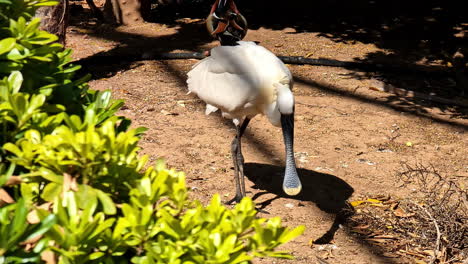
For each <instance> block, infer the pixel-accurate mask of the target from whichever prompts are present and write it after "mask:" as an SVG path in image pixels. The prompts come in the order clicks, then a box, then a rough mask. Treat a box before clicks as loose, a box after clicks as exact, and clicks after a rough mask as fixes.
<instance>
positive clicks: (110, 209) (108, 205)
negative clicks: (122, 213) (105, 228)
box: [96, 190, 117, 215]
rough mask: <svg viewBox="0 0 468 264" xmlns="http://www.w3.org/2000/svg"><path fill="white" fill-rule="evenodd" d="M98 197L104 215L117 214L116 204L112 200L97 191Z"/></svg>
mask: <svg viewBox="0 0 468 264" xmlns="http://www.w3.org/2000/svg"><path fill="white" fill-rule="evenodd" d="M96 192H97V197H98V199H99V201H100V202H101V204H102V207H103V210H104V213H105V214H107V215H114V214H115V213H116V212H117V209H116V207H115V204H114V202H113V201H112V199H111V198H110V197H109V196H108V195H107V194H105V193H104V192H103V191H101V190H96Z"/></svg>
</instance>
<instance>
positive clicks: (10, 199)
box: [0, 189, 15, 204]
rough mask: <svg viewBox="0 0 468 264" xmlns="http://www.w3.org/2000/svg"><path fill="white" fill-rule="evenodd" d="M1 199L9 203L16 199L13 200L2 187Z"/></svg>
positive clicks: (0, 191)
mask: <svg viewBox="0 0 468 264" xmlns="http://www.w3.org/2000/svg"><path fill="white" fill-rule="evenodd" d="M1 201H3V202H5V203H8V204H11V203H14V202H15V200H13V198H11V196H10V195H9V194H8V193H7V192H6V191H5V190H4V189H0V202H1Z"/></svg>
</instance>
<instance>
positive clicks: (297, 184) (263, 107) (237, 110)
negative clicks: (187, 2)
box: [187, 0, 302, 202]
mask: <svg viewBox="0 0 468 264" xmlns="http://www.w3.org/2000/svg"><path fill="white" fill-rule="evenodd" d="M221 1H222V0H221ZM226 2H229V0H228V1H226V0H224V3H226ZM231 2H232V1H231ZM228 4H229V3H228ZM230 4H231V6H232V4H233V2H232V3H230ZM215 5H217V6H219V2H218V1H217V2H216V3H215ZM222 33H224V32H222ZM222 33H221V34H222ZM228 34H229V33H228ZM232 36H233V35H232V34H229V38H230V39H232ZM222 43H223V42H222ZM210 53H211V55H210V56H209V57H207V58H205V59H203V60H201V61H200V62H199V63H197V64H196V65H194V66H193V68H192V70H191V71H190V72H189V73H188V79H187V84H188V89H189V91H190V92H191V93H195V94H196V95H197V96H198V97H199V98H200V99H202V100H203V101H205V102H206V114H210V113H212V112H215V111H217V110H218V109H219V110H221V112H222V115H223V117H225V118H230V119H232V120H233V122H234V124H235V127H236V131H237V134H236V136H235V138H234V140H233V142H232V148H231V152H232V158H233V162H234V179H235V182H236V196H235V197H234V198H233V199H232V200H231V201H230V202H233V201H236V202H239V201H240V200H241V199H242V198H243V197H244V196H245V182H244V167H243V163H244V158H243V155H242V150H241V137H242V134H243V133H244V131H245V129H246V128H247V125H248V124H249V121H250V120H251V119H252V118H253V117H254V116H256V115H258V114H262V115H266V116H267V118H268V120H269V121H270V122H271V124H273V125H274V126H281V127H282V130H283V136H284V144H285V148H286V168H285V175H284V181H283V190H284V192H285V193H286V194H288V195H297V194H298V193H299V192H300V191H301V189H302V185H301V181H300V179H299V177H298V175H297V171H296V164H295V160H294V151H293V134H294V96H293V94H292V91H291V89H292V86H293V78H292V75H291V72H290V71H289V69H288V68H287V67H286V66H285V65H284V64H283V62H282V61H281V60H280V59H278V57H276V56H275V55H274V54H273V53H271V52H270V51H268V50H267V49H266V48H264V47H262V46H259V45H257V44H255V43H254V42H247V41H236V42H231V43H229V46H219V47H215V48H213V49H212V50H211V52H210Z"/></svg>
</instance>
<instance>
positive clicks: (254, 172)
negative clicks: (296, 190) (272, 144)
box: [244, 163, 354, 244]
mask: <svg viewBox="0 0 468 264" xmlns="http://www.w3.org/2000/svg"><path fill="white" fill-rule="evenodd" d="M244 169H245V174H246V176H247V177H248V178H249V180H251V181H252V182H254V183H255V185H254V186H253V188H256V189H262V190H265V191H264V192H259V193H257V194H255V195H254V196H253V199H254V200H256V199H258V198H259V197H260V196H262V195H263V194H266V193H274V194H276V195H277V197H275V198H272V199H269V200H266V201H264V202H262V203H259V205H260V209H264V208H266V207H267V206H268V205H269V204H271V202H272V201H273V200H275V199H278V198H279V197H285V198H290V199H296V200H299V201H310V202H312V203H314V204H315V205H317V207H318V208H319V209H320V210H322V211H324V212H326V213H329V214H333V215H335V221H334V223H333V224H332V226H331V227H330V229H329V230H328V231H327V232H326V233H325V234H324V235H323V236H322V237H321V238H319V239H317V240H316V242H315V243H316V244H326V243H330V242H331V241H332V240H333V237H334V234H335V232H336V231H337V230H338V227H339V225H340V224H342V223H344V222H345V221H346V218H347V217H348V216H350V215H351V214H352V213H353V209H352V207H351V206H349V204H348V203H347V200H348V198H349V197H351V195H352V194H353V192H354V189H353V187H351V186H350V185H349V184H348V183H346V182H345V181H343V180H342V179H340V178H338V177H336V176H334V175H331V174H327V173H320V172H316V171H311V170H307V169H300V168H298V170H297V172H298V174H299V178H300V179H301V182H302V191H301V193H300V194H299V195H297V196H288V195H286V194H285V193H284V191H283V190H282V188H281V186H282V185H283V177H284V176H283V175H284V167H282V166H275V165H269V164H260V163H246V164H245V165H244Z"/></svg>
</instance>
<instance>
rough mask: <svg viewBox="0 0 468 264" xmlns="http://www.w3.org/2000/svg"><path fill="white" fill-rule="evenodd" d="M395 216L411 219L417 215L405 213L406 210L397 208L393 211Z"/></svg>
mask: <svg viewBox="0 0 468 264" xmlns="http://www.w3.org/2000/svg"><path fill="white" fill-rule="evenodd" d="M393 214H394V215H395V216H397V217H411V216H413V215H415V213H407V212H405V210H403V209H401V208H397V209H395V211H393Z"/></svg>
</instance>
